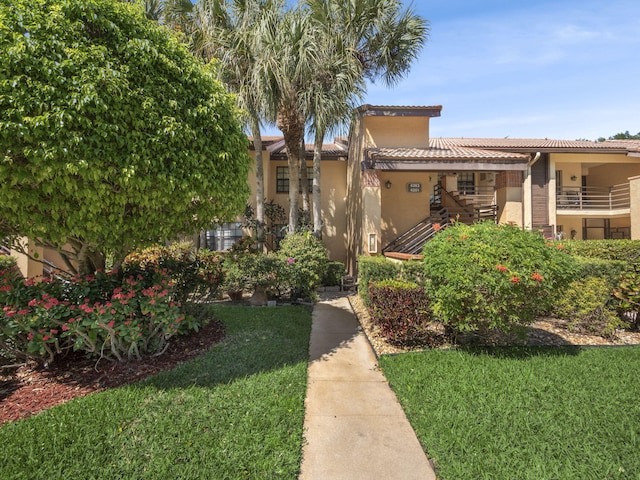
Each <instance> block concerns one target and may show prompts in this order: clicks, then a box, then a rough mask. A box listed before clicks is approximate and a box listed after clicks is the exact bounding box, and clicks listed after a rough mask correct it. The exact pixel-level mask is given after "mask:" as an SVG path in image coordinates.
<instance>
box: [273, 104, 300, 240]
mask: <svg viewBox="0 0 640 480" xmlns="http://www.w3.org/2000/svg"><path fill="white" fill-rule="evenodd" d="M287 113H289V115H287ZM277 125H278V128H279V129H280V131H281V132H282V134H283V136H284V144H285V146H286V149H287V164H288V165H289V229H288V231H289V233H296V231H297V230H298V205H299V201H298V200H299V198H300V159H301V158H302V155H303V152H300V146H301V144H302V141H303V139H304V121H302V120H301V119H300V116H299V115H298V113H297V111H296V110H295V108H292V109H289V111H288V112H287V111H286V109H281V111H280V112H279V113H278V120H277Z"/></svg>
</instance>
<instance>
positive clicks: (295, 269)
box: [277, 231, 328, 300]
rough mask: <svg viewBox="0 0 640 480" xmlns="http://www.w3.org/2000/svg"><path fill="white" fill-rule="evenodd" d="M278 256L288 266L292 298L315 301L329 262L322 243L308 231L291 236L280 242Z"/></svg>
mask: <svg viewBox="0 0 640 480" xmlns="http://www.w3.org/2000/svg"><path fill="white" fill-rule="evenodd" d="M277 255H278V256H279V257H280V258H281V259H282V260H283V261H285V262H286V264H287V265H288V275H289V282H290V285H291V289H292V298H296V297H298V296H299V297H302V298H304V299H307V300H315V299H316V298H317V289H318V287H319V286H320V282H321V280H322V277H323V276H324V274H325V271H326V268H327V262H328V255H327V249H326V248H325V246H324V245H323V244H322V242H321V241H320V240H318V239H317V238H316V237H315V236H313V233H312V232H308V231H307V232H300V233H294V234H289V235H287V236H286V237H285V238H284V239H283V240H282V241H281V242H280V249H279V250H278V252H277Z"/></svg>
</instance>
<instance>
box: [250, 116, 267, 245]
mask: <svg viewBox="0 0 640 480" xmlns="http://www.w3.org/2000/svg"><path fill="white" fill-rule="evenodd" d="M249 123H250V128H251V135H252V136H253V148H254V150H255V154H256V236H257V241H258V249H259V250H262V248H263V247H264V242H265V238H264V227H265V224H264V161H263V159H262V137H261V134H260V122H259V120H258V118H257V117H256V116H255V115H251V116H250V119H249Z"/></svg>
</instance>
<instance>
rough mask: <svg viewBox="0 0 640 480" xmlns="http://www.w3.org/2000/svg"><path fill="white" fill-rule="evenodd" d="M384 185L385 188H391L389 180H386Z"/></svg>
mask: <svg viewBox="0 0 640 480" xmlns="http://www.w3.org/2000/svg"><path fill="white" fill-rule="evenodd" d="M384 186H385V187H387V190H389V189H390V188H391V180H387V181H386V183H385V184H384Z"/></svg>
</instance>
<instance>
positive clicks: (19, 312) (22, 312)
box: [18, 308, 29, 315]
mask: <svg viewBox="0 0 640 480" xmlns="http://www.w3.org/2000/svg"><path fill="white" fill-rule="evenodd" d="M28 313H29V310H27V309H26V308H23V309H22V310H18V315H27V314H28Z"/></svg>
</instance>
